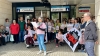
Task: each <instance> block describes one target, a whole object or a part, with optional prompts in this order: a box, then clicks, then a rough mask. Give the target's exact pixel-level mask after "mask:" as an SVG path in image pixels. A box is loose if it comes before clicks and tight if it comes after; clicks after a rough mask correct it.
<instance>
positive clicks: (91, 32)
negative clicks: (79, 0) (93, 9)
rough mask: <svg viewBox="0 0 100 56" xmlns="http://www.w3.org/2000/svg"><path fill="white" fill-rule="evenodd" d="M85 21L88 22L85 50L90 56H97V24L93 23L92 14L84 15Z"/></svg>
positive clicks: (85, 34)
mask: <svg viewBox="0 0 100 56" xmlns="http://www.w3.org/2000/svg"><path fill="white" fill-rule="evenodd" d="M83 17H84V20H85V21H86V22H87V23H86V26H85V32H84V38H85V49H86V52H87V54H88V56H95V54H94V45H95V43H97V39H98V36H97V28H96V24H95V23H94V22H93V21H92V15H91V13H85V14H84V16H83Z"/></svg>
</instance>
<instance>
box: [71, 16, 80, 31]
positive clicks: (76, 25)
mask: <svg viewBox="0 0 100 56" xmlns="http://www.w3.org/2000/svg"><path fill="white" fill-rule="evenodd" d="M73 27H74V28H76V29H78V30H79V29H80V24H79V23H78V19H77V18H76V19H75V20H74V25H73Z"/></svg>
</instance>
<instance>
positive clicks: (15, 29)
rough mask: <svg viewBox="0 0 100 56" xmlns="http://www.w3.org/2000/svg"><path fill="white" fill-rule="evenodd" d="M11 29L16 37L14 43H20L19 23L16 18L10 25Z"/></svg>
mask: <svg viewBox="0 0 100 56" xmlns="http://www.w3.org/2000/svg"><path fill="white" fill-rule="evenodd" d="M10 31H11V34H12V35H13V37H14V42H13V43H18V33H19V25H18V24H17V23H16V20H13V23H12V24H11V25H10Z"/></svg>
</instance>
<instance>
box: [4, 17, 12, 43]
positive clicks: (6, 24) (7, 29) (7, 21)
mask: <svg viewBox="0 0 100 56" xmlns="http://www.w3.org/2000/svg"><path fill="white" fill-rule="evenodd" d="M10 24H11V23H10V22H9V19H8V18H7V19H5V23H4V27H5V28H6V31H7V32H8V34H7V39H6V40H7V41H6V42H9V41H10V29H9V28H10Z"/></svg>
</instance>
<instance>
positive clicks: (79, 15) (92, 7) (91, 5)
mask: <svg viewBox="0 0 100 56" xmlns="http://www.w3.org/2000/svg"><path fill="white" fill-rule="evenodd" d="M82 6H83V7H86V6H87V7H90V12H91V13H92V14H93V15H95V4H80V5H77V6H76V17H81V16H82V15H83V14H84V13H79V10H78V7H82Z"/></svg>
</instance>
